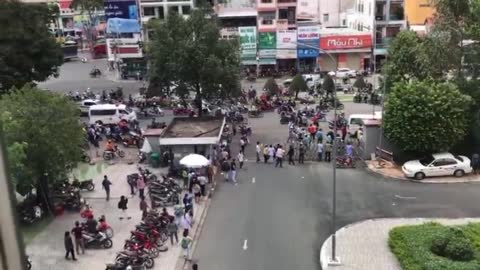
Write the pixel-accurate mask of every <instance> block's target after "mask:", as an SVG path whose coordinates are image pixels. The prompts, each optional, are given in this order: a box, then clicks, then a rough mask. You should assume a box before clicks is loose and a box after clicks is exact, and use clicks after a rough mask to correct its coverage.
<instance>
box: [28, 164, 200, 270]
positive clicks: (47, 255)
mask: <svg viewBox="0 0 480 270" xmlns="http://www.w3.org/2000/svg"><path fill="white" fill-rule="evenodd" d="M149 169H150V168H149ZM81 171H82V172H81V173H78V174H79V178H80V179H86V178H93V179H94V182H95V191H93V192H84V193H83V194H82V195H83V196H84V197H85V198H86V200H87V201H88V202H89V204H90V205H91V206H92V207H93V211H94V214H95V216H99V215H101V214H105V215H106V217H107V221H108V223H109V224H110V226H112V227H113V229H114V236H113V239H112V240H113V247H112V248H111V249H88V250H86V251H85V255H79V256H77V257H78V261H76V262H73V261H71V260H68V261H67V260H65V259H64V256H65V250H64V246H63V233H64V232H65V231H69V230H70V229H71V228H72V227H73V224H74V222H75V221H76V220H82V219H81V218H80V215H79V213H66V214H64V215H62V216H60V217H57V218H56V219H55V220H54V221H53V222H52V223H51V224H50V225H49V226H48V227H47V228H46V229H45V230H44V231H43V232H41V233H40V234H39V235H37V236H36V237H35V238H34V239H33V240H32V241H31V242H30V243H29V244H28V246H27V254H28V255H29V256H30V258H31V259H32V264H33V268H34V269H42V270H54V269H55V270H57V269H58V270H65V269H69V270H80V269H81V270H84V269H92V270H93V269H104V268H105V264H106V263H111V262H113V260H114V259H115V256H116V253H117V252H119V251H121V250H123V244H124V241H125V240H126V239H128V238H129V237H130V231H131V230H133V229H134V228H135V225H136V224H138V223H139V222H140V220H141V213H140V210H139V198H138V196H135V197H133V198H132V197H131V196H130V195H129V194H130V188H129V186H128V184H127V181H126V175H128V174H131V173H135V172H137V165H127V164H117V165H105V164H102V163H98V164H96V165H94V166H90V167H82V168H81ZM154 172H155V173H156V174H157V175H158V174H159V172H160V171H159V170H154ZM103 175H108V177H109V178H110V180H111V181H112V183H113V185H112V187H111V196H112V198H111V200H110V201H109V202H107V201H105V199H104V198H105V192H104V191H103V190H102V186H101V181H102V179H103ZM121 195H128V199H129V200H128V209H127V211H126V214H125V215H124V214H122V213H121V211H120V210H118V209H117V203H118V201H119V198H120V196H121ZM206 204H207V202H202V203H201V204H199V205H195V220H197V219H200V216H202V214H203V212H204V208H205V207H204V205H206ZM167 209H168V211H169V212H170V213H171V214H173V209H172V208H171V207H169V208H167ZM120 216H130V217H132V218H131V219H123V220H120V219H119V217H120ZM197 223H198V222H197ZM197 223H196V224H195V225H194V228H193V230H192V231H193V232H196V231H197V230H196V227H197ZM180 233H181V232H179V238H180V236H181V235H180ZM167 243H168V246H169V250H168V251H167V252H164V253H161V254H160V256H159V257H158V258H157V259H155V267H154V268H153V269H157V270H158V269H162V270H166V269H170V270H173V269H174V268H175V266H176V264H177V261H178V259H179V256H180V255H181V250H180V247H179V245H175V246H173V247H172V246H171V245H170V242H167Z"/></svg>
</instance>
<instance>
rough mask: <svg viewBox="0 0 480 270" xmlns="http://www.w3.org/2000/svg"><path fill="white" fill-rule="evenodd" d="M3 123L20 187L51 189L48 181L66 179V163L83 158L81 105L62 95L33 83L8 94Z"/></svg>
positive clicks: (1, 107) (0, 103) (1, 103)
mask: <svg viewBox="0 0 480 270" xmlns="http://www.w3.org/2000/svg"><path fill="white" fill-rule="evenodd" d="M0 124H1V126H2V127H3V134H4V136H5V141H6V144H7V150H8V154H9V163H10V171H11V172H12V178H13V180H14V181H15V183H17V184H18V185H19V186H23V187H25V186H31V185H35V186H37V190H38V188H41V189H42V190H44V191H45V190H48V185H47V184H48V182H49V181H50V182H51V181H56V180H61V179H63V178H62V177H63V176H64V175H65V173H66V170H67V169H66V168H67V166H73V165H75V164H76V163H77V162H78V161H79V160H80V157H81V148H80V146H81V145H82V144H83V142H84V138H85V134H84V132H83V131H82V126H81V124H80V122H79V120H78V107H77V106H76V105H75V104H74V103H73V102H71V101H69V100H67V99H66V98H65V97H63V96H61V95H58V94H55V93H51V92H48V91H44V90H39V89H37V88H35V87H31V86H30V85H26V86H24V87H23V88H22V89H20V90H16V91H12V92H11V93H8V94H5V95H3V96H2V97H1V99H0ZM45 174H48V178H45ZM47 194H48V192H47Z"/></svg>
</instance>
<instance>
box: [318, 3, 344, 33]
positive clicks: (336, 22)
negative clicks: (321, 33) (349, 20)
mask: <svg viewBox="0 0 480 270" xmlns="http://www.w3.org/2000/svg"><path fill="white" fill-rule="evenodd" d="M319 1H320V2H319V7H318V9H319V11H318V16H319V18H318V19H319V21H320V22H321V23H322V26H323V27H333V26H341V21H340V13H341V11H340V0H319ZM324 14H328V21H325V20H324Z"/></svg>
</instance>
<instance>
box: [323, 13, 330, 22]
mask: <svg viewBox="0 0 480 270" xmlns="http://www.w3.org/2000/svg"><path fill="white" fill-rule="evenodd" d="M328 17H329V16H328V13H325V14H323V22H328V19H329V18H328Z"/></svg>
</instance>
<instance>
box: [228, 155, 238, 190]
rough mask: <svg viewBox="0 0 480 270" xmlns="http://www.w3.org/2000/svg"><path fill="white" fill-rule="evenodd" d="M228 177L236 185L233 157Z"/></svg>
mask: <svg viewBox="0 0 480 270" xmlns="http://www.w3.org/2000/svg"><path fill="white" fill-rule="evenodd" d="M230 179H231V180H232V183H233V184H235V186H236V185H238V183H237V164H236V162H235V159H234V158H233V159H232V162H231V163H230Z"/></svg>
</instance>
